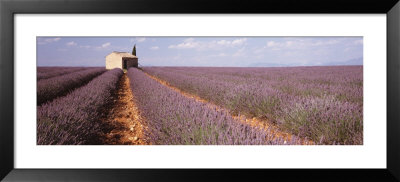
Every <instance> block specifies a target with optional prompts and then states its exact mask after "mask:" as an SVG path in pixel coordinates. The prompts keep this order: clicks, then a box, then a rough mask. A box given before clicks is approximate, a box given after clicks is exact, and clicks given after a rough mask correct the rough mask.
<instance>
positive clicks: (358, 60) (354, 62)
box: [248, 57, 363, 67]
mask: <svg viewBox="0 0 400 182" xmlns="http://www.w3.org/2000/svg"><path fill="white" fill-rule="evenodd" d="M339 65H363V57H360V58H355V59H349V60H347V61H344V62H329V63H324V64H322V65H313V64H309V65H287V64H281V63H252V64H249V65H248V67H292V66H293V67H296V66H339Z"/></svg>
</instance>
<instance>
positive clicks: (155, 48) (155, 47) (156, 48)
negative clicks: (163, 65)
mask: <svg viewBox="0 0 400 182" xmlns="http://www.w3.org/2000/svg"><path fill="white" fill-rule="evenodd" d="M150 49H151V50H154V51H155V50H158V49H160V48H159V47H158V46H153V47H150Z"/></svg>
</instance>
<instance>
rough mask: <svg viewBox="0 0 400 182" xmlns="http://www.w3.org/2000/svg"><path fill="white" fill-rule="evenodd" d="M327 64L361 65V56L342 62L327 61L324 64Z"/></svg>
mask: <svg viewBox="0 0 400 182" xmlns="http://www.w3.org/2000/svg"><path fill="white" fill-rule="evenodd" d="M326 65H327V66H328V65H329V66H334V65H363V57H360V58H355V59H349V60H347V61H344V62H334V63H328V64H326Z"/></svg>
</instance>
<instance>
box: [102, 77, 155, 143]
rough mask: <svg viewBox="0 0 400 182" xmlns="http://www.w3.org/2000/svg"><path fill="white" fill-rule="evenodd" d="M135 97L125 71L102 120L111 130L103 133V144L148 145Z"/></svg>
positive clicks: (144, 126)
mask: <svg viewBox="0 0 400 182" xmlns="http://www.w3.org/2000/svg"><path fill="white" fill-rule="evenodd" d="M135 100H136V99H135V97H134V95H133V94H132V91H131V89H130V87H129V79H128V77H127V76H126V73H125V74H124V75H123V76H122V78H121V80H120V81H119V83H118V90H117V91H116V92H115V95H114V96H113V103H112V104H111V105H110V107H109V108H107V109H108V110H109V112H108V114H107V116H106V117H105V118H103V119H102V120H103V122H107V123H109V124H110V125H111V126H112V128H113V129H112V130H111V131H110V132H109V133H107V134H106V135H105V140H104V142H103V143H104V144H112V145H149V144H150V142H149V141H148V139H146V137H145V135H144V131H145V130H146V127H147V126H146V125H145V123H144V122H143V118H142V117H141V116H140V114H139V110H138V108H137V106H136V103H135Z"/></svg>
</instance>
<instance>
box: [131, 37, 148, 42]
mask: <svg viewBox="0 0 400 182" xmlns="http://www.w3.org/2000/svg"><path fill="white" fill-rule="evenodd" d="M144 41H146V38H144V37H137V38H134V39H131V42H144Z"/></svg>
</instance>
